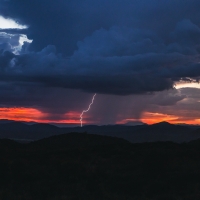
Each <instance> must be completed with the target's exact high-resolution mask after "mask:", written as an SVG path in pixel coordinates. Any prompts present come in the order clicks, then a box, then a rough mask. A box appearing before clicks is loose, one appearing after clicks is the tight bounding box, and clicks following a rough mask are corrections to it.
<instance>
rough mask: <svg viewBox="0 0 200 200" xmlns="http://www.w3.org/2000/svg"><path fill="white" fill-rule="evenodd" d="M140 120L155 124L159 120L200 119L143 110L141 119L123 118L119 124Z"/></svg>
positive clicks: (197, 121)
mask: <svg viewBox="0 0 200 200" xmlns="http://www.w3.org/2000/svg"><path fill="white" fill-rule="evenodd" d="M138 121H141V122H143V123H146V124H155V123H159V122H163V121H166V122H169V123H171V124H194V125H195V124H200V119H195V118H194V119H192V118H191V119H186V118H185V119H184V117H183V118H182V117H179V116H175V115H168V114H163V113H152V112H144V113H143V115H142V117H141V119H124V120H122V121H120V122H118V123H119V124H125V123H127V122H138Z"/></svg>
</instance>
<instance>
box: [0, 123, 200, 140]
mask: <svg viewBox="0 0 200 200" xmlns="http://www.w3.org/2000/svg"><path fill="white" fill-rule="evenodd" d="M72 132H74V133H86V132H87V133H88V134H96V135H105V136H112V137H118V138H123V139H125V140H128V141H129V142H132V143H143V142H156V141H172V142H178V143H182V142H188V141H191V140H196V139H199V138H200V128H199V127H198V126H186V125H174V124H170V123H168V122H161V123H157V124H153V125H147V124H143V125H136V126H128V125H104V126H97V125H87V126H83V127H64V128H63V127H62V128H60V127H57V126H55V125H51V124H41V123H31V122H30V123H28V124H27V123H25V122H17V121H10V120H0V138H7V139H13V140H17V141H21V142H29V141H33V140H39V139H42V138H47V137H50V136H54V135H60V134H65V133H72Z"/></svg>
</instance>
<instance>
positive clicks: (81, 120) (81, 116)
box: [80, 93, 96, 127]
mask: <svg viewBox="0 0 200 200" xmlns="http://www.w3.org/2000/svg"><path fill="white" fill-rule="evenodd" d="M95 96H96V93H95V94H94V95H93V97H92V102H91V103H90V105H89V106H88V109H87V110H83V112H82V113H81V115H80V122H81V127H82V126H83V114H84V113H86V112H88V111H89V110H90V107H91V105H92V104H93V102H94V98H95Z"/></svg>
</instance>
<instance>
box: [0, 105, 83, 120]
mask: <svg viewBox="0 0 200 200" xmlns="http://www.w3.org/2000/svg"><path fill="white" fill-rule="evenodd" d="M79 116H80V113H77V112H68V113H66V114H64V115H63V116H62V119H58V120H57V119H48V117H49V113H43V112H41V111H40V110H38V109H35V108H24V107H20V108H0V119H8V120H15V121H25V122H30V121H34V122H38V123H69V124H79V123H80V121H79ZM63 118H64V119H63Z"/></svg>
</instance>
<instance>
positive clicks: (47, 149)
mask: <svg viewBox="0 0 200 200" xmlns="http://www.w3.org/2000/svg"><path fill="white" fill-rule="evenodd" d="M199 144H200V143H199V141H192V142H190V143H188V144H186V143H185V144H177V143H173V142H156V143H150V142H148V143H141V144H131V143H129V142H127V141H125V140H123V139H119V138H112V137H106V136H98V135H91V134H86V133H83V134H81V133H70V134H66V135H59V136H53V137H50V138H46V139H43V140H40V141H36V142H32V143H29V144H18V143H16V142H13V141H10V140H0V175H1V179H0V199H5V200H7V199H19V200H21V199H22V200H23V199H24V200H27V199H30V200H32V199H37V200H40V199H41V200H46V199H48V200H55V199H66V200H72V199H73V200H74V199H80V200H93V199H99V200H100V199H105V200H110V199H111V200H116V199H119V200H127V199H131V200H132V199H133V200H134V199H136V200H161V199H163V200H165V199H167V200H168V199H169V200H178V199H182V200H189V199H199V197H200V196H199V191H200V148H199ZM8 150H9V151H8Z"/></svg>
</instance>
